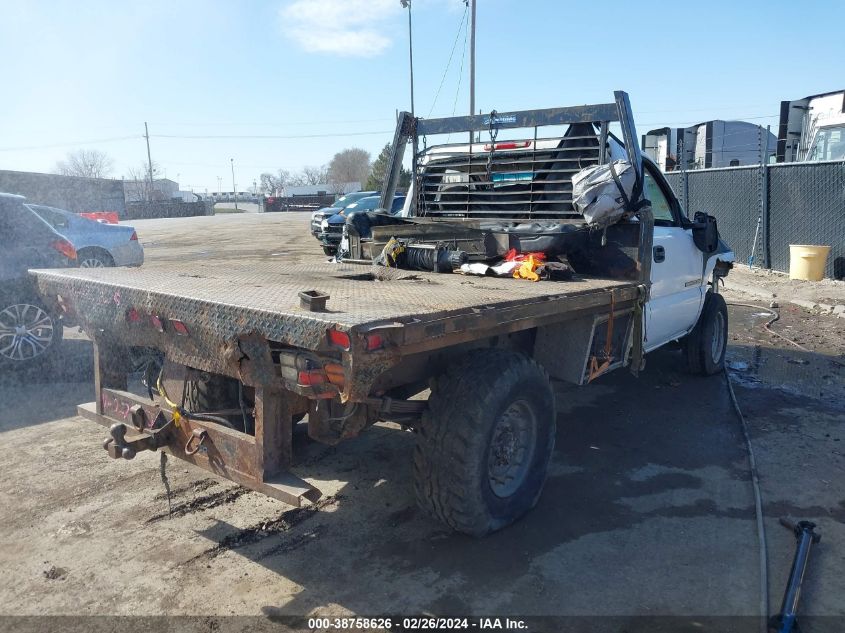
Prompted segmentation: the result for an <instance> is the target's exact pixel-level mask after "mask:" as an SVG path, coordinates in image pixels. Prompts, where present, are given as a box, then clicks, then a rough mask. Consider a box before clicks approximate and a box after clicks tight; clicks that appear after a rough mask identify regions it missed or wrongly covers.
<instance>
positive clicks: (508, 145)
mask: <svg viewBox="0 0 845 633" xmlns="http://www.w3.org/2000/svg"><path fill="white" fill-rule="evenodd" d="M526 147H531V141H507V142H505V143H496V144H495V145H490V144H489V143H488V144H487V145H485V146H484V150H485V151H487V152H489V151H490V150H491V149H492V150H494V151H495V150H497V149H525V148H526Z"/></svg>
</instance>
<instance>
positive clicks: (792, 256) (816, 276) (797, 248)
mask: <svg viewBox="0 0 845 633" xmlns="http://www.w3.org/2000/svg"><path fill="white" fill-rule="evenodd" d="M828 253H830V246H814V245H810V244H790V245H789V278H790V279H804V280H806V281H821V280H822V278H823V277H824V268H825V266H826V265H827V256H828Z"/></svg>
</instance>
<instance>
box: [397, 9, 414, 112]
mask: <svg viewBox="0 0 845 633" xmlns="http://www.w3.org/2000/svg"><path fill="white" fill-rule="evenodd" d="M399 4H401V5H402V7H403V8H405V9H408V59H410V61H411V116H414V38H413V31H412V30H411V0H399Z"/></svg>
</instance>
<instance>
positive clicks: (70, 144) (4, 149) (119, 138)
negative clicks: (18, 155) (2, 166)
mask: <svg viewBox="0 0 845 633" xmlns="http://www.w3.org/2000/svg"><path fill="white" fill-rule="evenodd" d="M140 138H144V137H143V136H138V135H133V136H115V137H112V138H98V139H91V140H88V141H73V142H68V143H51V144H49V145H30V146H27V147H0V152H24V151H28V150H36V149H53V148H56V147H76V146H79V145H96V144H98V143H116V142H118V141H129V140H137V139H140Z"/></svg>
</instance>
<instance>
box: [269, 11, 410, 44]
mask: <svg viewBox="0 0 845 633" xmlns="http://www.w3.org/2000/svg"><path fill="white" fill-rule="evenodd" d="M401 10H402V7H401V6H400V5H399V0H294V1H293V2H291V3H289V4H287V5H286V6H284V7H282V8H281V10H280V11H279V17H280V19H281V24H282V30H283V31H284V32H285V34H286V35H287V36H288V37H290V38H291V39H293V40H294V41H295V42H296V43H297V44H299V45H300V46H301V47H302V48H303V49H304V50H306V51H308V52H315V53H334V54H337V55H346V56H354V57H373V56H375V55H378V54H380V53H381V52H382V51H384V50H385V49H386V48H387V47H388V46H390V43H391V38H390V37H389V35H388V33H389V32H390V28H391V27H390V26H389V25H388V21H389V20H390V18H392V17H393V16H395V15H396V14H397V13H399V12H400V11H401Z"/></svg>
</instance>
